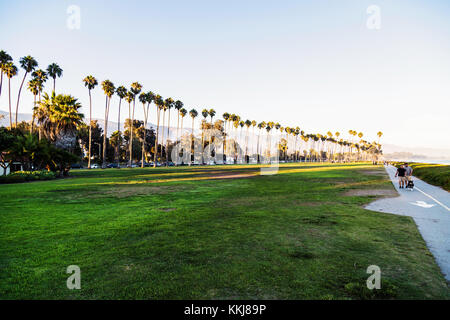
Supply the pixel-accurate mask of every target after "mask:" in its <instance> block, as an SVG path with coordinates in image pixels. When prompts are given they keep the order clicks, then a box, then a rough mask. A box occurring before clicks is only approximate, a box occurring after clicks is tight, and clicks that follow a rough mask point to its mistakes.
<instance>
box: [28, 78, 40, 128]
mask: <svg viewBox="0 0 450 320" xmlns="http://www.w3.org/2000/svg"><path fill="white" fill-rule="evenodd" d="M28 90H30V92H31V93H32V94H33V117H32V119H31V126H30V134H32V133H33V127H34V117H35V109H36V97H37V95H38V93H39V80H38V79H36V78H34V79H31V80H30V81H28Z"/></svg>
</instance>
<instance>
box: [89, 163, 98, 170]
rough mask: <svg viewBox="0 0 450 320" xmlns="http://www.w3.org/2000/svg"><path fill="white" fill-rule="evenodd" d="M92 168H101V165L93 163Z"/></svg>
mask: <svg viewBox="0 0 450 320" xmlns="http://www.w3.org/2000/svg"><path fill="white" fill-rule="evenodd" d="M91 169H100V166H99V165H98V164H96V163H94V164H92V165H91Z"/></svg>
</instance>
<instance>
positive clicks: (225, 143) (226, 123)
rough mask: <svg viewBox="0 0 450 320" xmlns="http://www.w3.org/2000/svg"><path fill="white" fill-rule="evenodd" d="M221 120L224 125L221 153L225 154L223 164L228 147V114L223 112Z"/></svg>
mask: <svg viewBox="0 0 450 320" xmlns="http://www.w3.org/2000/svg"><path fill="white" fill-rule="evenodd" d="M222 117H223V120H224V125H223V133H224V134H223V135H224V137H223V153H224V154H225V162H226V157H227V153H228V146H227V132H228V130H227V125H228V120H229V119H230V114H229V113H228V112H225V113H224V114H223V115H222Z"/></svg>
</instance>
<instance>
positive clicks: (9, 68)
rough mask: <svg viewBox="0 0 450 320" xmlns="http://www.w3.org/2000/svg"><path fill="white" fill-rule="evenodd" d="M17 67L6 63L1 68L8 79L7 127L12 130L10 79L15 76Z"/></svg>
mask: <svg viewBox="0 0 450 320" xmlns="http://www.w3.org/2000/svg"><path fill="white" fill-rule="evenodd" d="M17 71H18V70H17V67H16V66H15V65H14V64H13V63H12V62H7V63H6V64H5V66H4V67H3V72H4V73H5V75H6V77H7V78H8V96H9V127H10V128H12V110H11V78H12V77H14V76H16V75H17Z"/></svg>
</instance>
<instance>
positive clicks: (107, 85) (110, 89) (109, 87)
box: [53, 80, 116, 169]
mask: <svg viewBox="0 0 450 320" xmlns="http://www.w3.org/2000/svg"><path fill="white" fill-rule="evenodd" d="M102 89H103V92H104V93H105V96H106V102H105V128H104V132H103V154H102V158H103V160H102V169H105V168H106V147H107V145H106V137H107V136H108V117H109V106H110V105H111V97H112V96H113V95H114V92H115V91H116V88H115V87H114V84H113V83H112V82H111V81H109V80H105V81H103V82H102ZM53 92H54V90H53Z"/></svg>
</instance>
